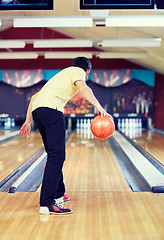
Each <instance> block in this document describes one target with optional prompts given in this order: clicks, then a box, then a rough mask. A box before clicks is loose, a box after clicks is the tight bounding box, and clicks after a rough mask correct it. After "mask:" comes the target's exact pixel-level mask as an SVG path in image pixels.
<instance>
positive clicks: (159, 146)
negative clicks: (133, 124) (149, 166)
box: [133, 130, 164, 165]
mask: <svg viewBox="0 0 164 240" xmlns="http://www.w3.org/2000/svg"><path fill="white" fill-rule="evenodd" d="M133 141H134V139H133ZM135 143H137V144H138V145H139V146H140V147H142V148H143V149H144V150H145V151H147V152H148V153H149V154H151V155H152V156H153V157H154V158H156V159H157V160H158V161H159V162H160V163H162V164H163V165H164V137H163V136H161V135H159V134H156V133H153V132H151V131H147V130H144V131H143V132H142V137H141V138H137V139H135Z"/></svg>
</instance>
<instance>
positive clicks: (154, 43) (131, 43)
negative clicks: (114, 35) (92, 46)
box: [100, 38, 161, 47]
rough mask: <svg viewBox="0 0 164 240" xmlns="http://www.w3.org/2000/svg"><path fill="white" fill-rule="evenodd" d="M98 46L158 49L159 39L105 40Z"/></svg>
mask: <svg viewBox="0 0 164 240" xmlns="http://www.w3.org/2000/svg"><path fill="white" fill-rule="evenodd" d="M100 44H101V46H102V47H160V46H161V38H149V39H146V38H139V39H109V40H108V39H105V40H102V42H101V43H100Z"/></svg>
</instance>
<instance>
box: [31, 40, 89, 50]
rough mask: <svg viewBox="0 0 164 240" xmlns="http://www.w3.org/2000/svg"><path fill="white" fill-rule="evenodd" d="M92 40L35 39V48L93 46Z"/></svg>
mask: <svg viewBox="0 0 164 240" xmlns="http://www.w3.org/2000/svg"><path fill="white" fill-rule="evenodd" d="M92 46H93V44H92V41H91V40H85V39H84V40H83V39H57V40H56V39H54V40H38V41H34V48H60V47H61V48H64V47H65V48H67V47H71V48H74V47H92Z"/></svg>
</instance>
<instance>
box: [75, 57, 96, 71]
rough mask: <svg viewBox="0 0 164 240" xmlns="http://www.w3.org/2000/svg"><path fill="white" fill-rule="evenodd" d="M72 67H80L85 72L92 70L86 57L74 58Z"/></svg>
mask: <svg viewBox="0 0 164 240" xmlns="http://www.w3.org/2000/svg"><path fill="white" fill-rule="evenodd" d="M72 66H74V67H80V68H82V69H83V70H84V71H85V72H86V71H87V70H89V71H90V70H91V68H92V65H91V62H90V60H89V59H88V58H86V57H77V58H74V60H73V62H72Z"/></svg>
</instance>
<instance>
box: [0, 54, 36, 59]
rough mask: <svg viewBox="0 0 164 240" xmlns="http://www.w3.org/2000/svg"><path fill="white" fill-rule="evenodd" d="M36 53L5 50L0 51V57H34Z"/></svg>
mask: <svg viewBox="0 0 164 240" xmlns="http://www.w3.org/2000/svg"><path fill="white" fill-rule="evenodd" d="M37 57H38V54H37V53H35V52H7V53H4V52H3V53H2V52H1V53H0V59H36V58H37Z"/></svg>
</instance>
